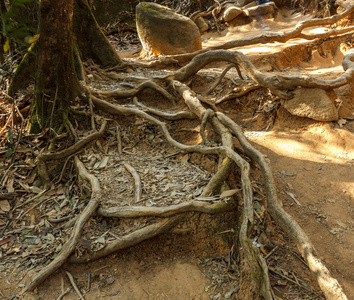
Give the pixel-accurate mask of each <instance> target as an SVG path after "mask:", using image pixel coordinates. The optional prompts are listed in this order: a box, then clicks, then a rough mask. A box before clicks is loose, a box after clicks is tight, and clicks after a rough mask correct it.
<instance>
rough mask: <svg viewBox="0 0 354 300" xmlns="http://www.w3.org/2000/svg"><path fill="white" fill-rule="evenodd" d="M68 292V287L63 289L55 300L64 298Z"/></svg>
mask: <svg viewBox="0 0 354 300" xmlns="http://www.w3.org/2000/svg"><path fill="white" fill-rule="evenodd" d="M69 292H70V288H67V289H66V290H65V291H63V292H62V293H61V294H60V295H59V296H58V298H57V300H61V299H63V298H64V296H65V295H66V294H67V293H69Z"/></svg>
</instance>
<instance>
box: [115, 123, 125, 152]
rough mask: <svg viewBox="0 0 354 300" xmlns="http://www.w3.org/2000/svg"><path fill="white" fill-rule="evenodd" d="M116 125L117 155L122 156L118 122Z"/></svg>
mask: <svg viewBox="0 0 354 300" xmlns="http://www.w3.org/2000/svg"><path fill="white" fill-rule="evenodd" d="M115 123H116V131H117V147H118V149H117V150H118V154H119V155H122V153H123V152H122V134H121V132H120V125H119V123H118V122H115Z"/></svg>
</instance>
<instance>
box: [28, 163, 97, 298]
mask: <svg viewBox="0 0 354 300" xmlns="http://www.w3.org/2000/svg"><path fill="white" fill-rule="evenodd" d="M75 164H76V167H77V169H78V172H79V175H80V177H82V178H83V179H86V180H87V181H89V182H90V184H91V187H92V194H91V199H90V201H89V203H88V204H87V206H86V207H85V209H84V211H83V212H82V213H81V215H80V216H79V218H78V220H77V221H76V223H75V226H74V228H73V231H72V233H71V236H70V238H69V240H68V241H67V242H66V243H65V245H64V246H63V249H62V250H61V252H60V253H59V254H58V256H57V257H56V258H54V260H53V261H52V262H51V263H50V264H49V265H47V266H45V267H44V268H43V269H42V270H41V271H40V272H39V273H38V274H37V275H36V276H35V278H34V279H32V280H31V281H30V282H29V284H28V285H27V286H26V287H25V288H24V291H23V292H26V291H31V290H33V289H34V288H35V287H37V286H38V285H39V284H40V283H41V282H42V281H43V280H45V279H46V278H47V277H48V276H49V275H50V274H52V273H53V272H54V271H55V270H57V269H58V268H60V267H61V266H62V265H63V264H64V263H65V261H66V260H67V258H68V257H69V256H70V255H71V253H72V252H73V251H74V249H75V246H76V244H77V241H78V239H79V238H80V236H81V233H82V230H83V227H84V225H85V224H86V222H87V221H88V220H89V219H90V218H91V216H92V215H94V213H95V212H96V210H97V208H98V206H99V203H100V200H101V188H100V185H99V182H98V180H97V178H96V177H95V176H93V175H91V174H89V173H88V172H87V171H86V169H85V166H84V165H83V163H82V162H81V161H80V160H79V159H78V158H77V157H75Z"/></svg>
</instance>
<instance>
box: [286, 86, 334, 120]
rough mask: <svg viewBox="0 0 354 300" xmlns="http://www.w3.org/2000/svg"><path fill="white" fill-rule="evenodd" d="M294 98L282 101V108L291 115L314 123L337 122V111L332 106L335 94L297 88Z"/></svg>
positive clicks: (314, 89)
mask: <svg viewBox="0 0 354 300" xmlns="http://www.w3.org/2000/svg"><path fill="white" fill-rule="evenodd" d="M294 93H295V97H294V98H292V99H290V100H284V102H283V105H284V108H285V109H286V110H287V111H289V112H290V113H291V114H292V115H295V116H299V117H306V118H310V119H313V120H316V121H337V120H338V111H337V109H336V107H335V105H334V100H335V99H336V98H337V96H336V93H335V92H334V91H333V90H332V91H325V90H322V89H318V88H298V89H296V90H295V92H294Z"/></svg>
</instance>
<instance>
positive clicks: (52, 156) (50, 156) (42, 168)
mask: <svg viewBox="0 0 354 300" xmlns="http://www.w3.org/2000/svg"><path fill="white" fill-rule="evenodd" d="M106 127H107V121H106V120H104V121H103V123H102V126H101V128H100V130H99V131H98V132H94V133H92V134H90V135H88V136H87V137H85V138H84V139H82V140H80V141H79V142H77V143H75V144H74V145H72V146H71V147H69V148H67V149H64V150H62V151H59V152H55V153H42V154H39V155H38V158H37V159H38V165H39V174H40V176H41V178H42V180H43V181H44V184H45V185H46V184H47V183H49V181H50V177H49V174H48V171H47V167H46V164H45V163H46V162H47V161H49V160H58V159H64V158H67V157H68V156H70V155H73V154H75V153H77V152H78V151H80V150H81V149H82V148H83V147H84V146H85V145H87V144H88V143H90V142H92V141H93V140H95V139H98V138H100V137H102V136H103V135H104V133H105V131H106Z"/></svg>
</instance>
